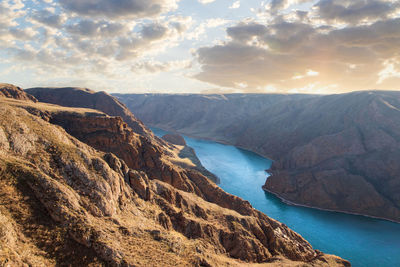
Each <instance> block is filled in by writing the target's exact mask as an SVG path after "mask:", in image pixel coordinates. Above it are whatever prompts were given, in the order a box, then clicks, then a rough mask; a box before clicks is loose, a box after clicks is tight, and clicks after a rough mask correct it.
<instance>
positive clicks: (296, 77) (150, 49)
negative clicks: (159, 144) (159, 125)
mask: <svg viewBox="0 0 400 267" xmlns="http://www.w3.org/2000/svg"><path fill="white" fill-rule="evenodd" d="M0 59H1V60H0V82H6V83H12V84H15V85H17V86H21V87H23V88H29V87H35V86H52V87H61V86H77V87H87V88H91V89H93V90H96V91H98V90H105V91H107V92H109V93H317V94H328V93H342V92H350V91H356V90H400V1H399V0H314V1H308V0H266V1H258V0H85V1H83V0H0Z"/></svg>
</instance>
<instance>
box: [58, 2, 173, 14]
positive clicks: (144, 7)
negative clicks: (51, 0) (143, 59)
mask: <svg viewBox="0 0 400 267" xmlns="http://www.w3.org/2000/svg"><path fill="white" fill-rule="evenodd" d="M178 1H179V0H91V1H82V0H59V2H60V4H61V5H62V6H63V7H64V8H65V9H67V10H70V11H73V12H75V13H77V14H79V15H84V16H92V17H101V16H104V17H108V18H143V17H153V16H156V15H159V14H161V13H164V12H167V11H170V10H172V9H175V8H176V7H177V2H178Z"/></svg>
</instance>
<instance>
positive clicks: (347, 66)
mask: <svg viewBox="0 0 400 267" xmlns="http://www.w3.org/2000/svg"><path fill="white" fill-rule="evenodd" d="M227 35H228V37H230V39H229V41H227V42H225V43H223V44H219V45H214V46H208V47H202V48H199V49H198V50H197V52H196V58H197V61H198V63H199V64H200V65H201V71H200V72H199V73H198V74H196V75H195V78H197V79H199V80H202V81H206V82H209V83H213V84H216V85H219V86H223V87H234V88H242V89H244V90H247V89H248V90H255V89H260V88H266V87H268V86H273V87H275V88H277V90H281V91H282V90H284V91H289V90H291V89H293V88H303V89H304V90H307V89H310V88H311V89H312V90H315V87H318V86H320V87H323V88H327V89H329V90H331V89H332V88H335V90H343V91H348V90H362V89H371V86H373V85H374V84H375V85H378V83H379V84H383V82H382V81H383V80H384V79H388V78H389V77H393V76H396V75H397V74H396V75H395V74H394V73H395V71H397V68H395V67H393V66H398V65H396V64H397V62H400V51H399V50H398V47H399V44H400V18H387V19H385V20H380V21H377V22H374V23H371V24H366V25H353V26H347V27H338V28H335V27H331V26H325V25H314V24H312V23H303V22H301V21H292V22H289V21H286V20H285V19H283V18H282V17H277V18H276V19H275V20H274V21H272V22H270V23H266V24H261V23H258V22H241V23H238V24H237V25H235V26H231V27H228V28H227ZM388 60H390V62H392V63H391V64H390V65H388V63H385V62H388ZM393 62H395V63H393ZM385 64H386V65H385ZM388 66H389V67H388ZM382 68H386V72H385V71H383V72H382ZM396 77H397V76H396ZM310 84H314V86H313V87H310V86H308V85H310ZM307 86H308V87H307ZM387 86H389V85H388V84H387ZM392 86H393V84H392ZM246 88H247V89H246Z"/></svg>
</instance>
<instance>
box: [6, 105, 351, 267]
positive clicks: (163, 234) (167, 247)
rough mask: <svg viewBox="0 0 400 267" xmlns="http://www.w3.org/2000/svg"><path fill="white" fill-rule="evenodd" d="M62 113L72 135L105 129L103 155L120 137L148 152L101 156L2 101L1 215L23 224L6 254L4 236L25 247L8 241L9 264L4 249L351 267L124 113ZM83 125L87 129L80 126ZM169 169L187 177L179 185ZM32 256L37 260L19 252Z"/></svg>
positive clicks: (92, 258)
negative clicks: (180, 157)
mask: <svg viewBox="0 0 400 267" xmlns="http://www.w3.org/2000/svg"><path fill="white" fill-rule="evenodd" d="M41 108H43V106H42V107H41ZM28 111H29V112H32V109H31V108H30V109H28ZM32 113H33V114H36V113H35V112H32ZM57 114H58V116H63V119H65V127H66V130H67V132H71V133H73V134H74V135H76V136H78V137H81V138H82V140H83V137H82V136H88V135H89V136H90V135H91V134H93V138H94V132H96V131H97V132H98V135H99V139H98V140H96V141H95V142H94V143H95V144H98V145H100V144H101V145H102V146H103V147H102V150H103V151H105V150H108V149H109V150H111V149H114V148H115V147H114V145H113V144H115V143H118V142H120V144H121V145H122V144H123V145H124V147H128V148H129V147H131V149H132V151H133V150H136V151H138V152H143V153H138V154H136V155H137V157H135V158H131V160H132V161H131V162H129V161H127V162H125V161H124V160H122V156H123V154H121V155H122V156H121V157H117V156H118V155H117V156H115V155H114V154H113V153H104V152H99V151H98V150H95V149H94V148H92V147H90V146H88V145H86V144H84V143H82V142H80V141H78V140H77V139H75V138H74V137H72V136H71V135H69V134H68V133H67V132H66V131H65V130H64V129H62V128H61V127H59V126H56V125H54V124H51V123H49V122H47V121H45V120H43V119H42V118H41V117H39V116H36V115H32V114H29V113H28V112H27V111H26V110H25V109H24V108H23V107H15V106H9V105H7V104H6V103H5V102H2V105H1V106H0V129H1V130H2V131H0V132H3V134H2V136H3V137H2V139H1V140H2V141H1V142H2V146H1V148H0V149H1V151H2V153H0V175H1V177H2V179H1V180H0V191H1V194H0V203H1V204H5V203H8V204H7V205H0V220H1V221H2V222H3V221H4V222H5V223H4V227H6V228H7V227H11V226H13V227H14V229H16V230H15V231H14V232H13V231H11V232H9V234H8V235H7V236H5V238H4V239H1V240H0V251H1V252H3V251H4V248H5V243H4V242H5V241H4V240H6V241H7V242H11V243H10V244H17V245H15V246H8V254H4V253H0V257H1V259H2V260H3V255H5V256H4V257H5V259H6V260H7V262H9V263H11V264H14V265H17V264H20V263H22V264H23V263H26V264H33V265H43V264H45V265H60V264H71V265H76V266H81V265H90V264H93V265H102V264H108V265H111V266H151V265H157V264H159V262H160V259H161V260H162V262H163V264H166V265H177V266H190V265H194V266H200V265H206V266H207V265H208V266H224V265H225V266H227V265H230V266H240V265H241V264H242V263H243V261H247V262H253V263H261V262H265V261H268V262H271V263H272V264H273V263H274V262H282V261H284V262H285V264H289V265H297V264H298V262H293V261H302V262H303V263H304V264H308V265H310V266H312V265H315V266H317V265H318V266H323V265H325V266H328V265H329V266H335V265H336V266H348V265H349V264H348V262H346V261H344V260H342V259H340V258H337V257H334V256H329V255H325V254H323V253H320V252H318V251H315V250H313V249H312V247H311V246H310V245H309V244H308V243H307V241H305V240H304V239H303V238H302V237H301V236H299V235H298V234H296V233H295V232H293V231H291V230H290V229H289V228H287V227H286V226H285V225H283V224H281V223H279V222H277V221H275V220H272V219H270V218H268V217H267V216H266V215H264V214H262V213H260V212H258V211H256V210H254V209H253V208H252V207H251V206H250V204H249V203H248V202H246V201H243V200H241V199H240V198H237V197H235V196H232V195H229V194H227V193H225V192H224V191H222V190H221V189H220V188H219V187H217V186H216V185H215V184H214V183H212V182H210V181H209V180H208V179H207V178H205V177H204V176H202V175H201V174H200V173H198V172H196V171H191V170H185V169H181V168H179V167H176V166H173V165H168V162H166V161H165V160H164V159H163V151H161V150H160V151H159V150H158V148H157V147H151V144H149V143H145V142H144V141H143V139H146V138H145V137H142V136H139V135H137V134H136V133H134V132H133V131H132V130H130V129H129V127H127V125H126V124H125V123H124V122H123V121H122V120H121V119H120V118H118V117H104V116H94V115H90V116H88V117H86V118H85V116H83V115H82V117H76V116H77V114H76V113H73V114H69V115H68V112H67V111H65V112H61V113H60V112H59V111H58V112H56V114H52V113H51V112H49V115H50V122H51V121H52V120H54V122H57V119H60V117H57ZM60 114H61V115H60ZM68 117H70V118H71V120H68V119H67V118H68ZM17 118H18V119H17ZM83 122H85V124H86V125H87V126H86V128H85V127H80V128H75V126H82V125H83ZM60 124H61V123H60ZM60 124H59V125H60ZM21 129H23V131H24V134H26V135H30V136H31V137H32V138H34V139H35V140H36V141H35V142H34V147H32V148H30V149H29V151H21V150H20V149H17V148H16V147H15V146H14V145H13V143H15V142H25V141H24V140H22V139H23V136H21V135H20V133H21ZM79 129H80V131H79ZM85 138H88V137H85ZM120 138H121V140H118V139H120ZM111 139H112V140H114V143H113V144H111V143H110V142H109V140H111ZM86 141H87V142H88V143H90V140H86ZM124 142H125V143H124ZM147 150H149V151H150V152H148V153H149V154H148V156H144V155H145V153H146V151H147ZM117 151H119V150H117ZM121 151H122V150H121ZM121 151H119V152H121ZM3 152H4V153H3ZM150 162H151V163H150ZM159 164H160V165H159ZM149 166H152V167H149ZM147 167H148V168H147ZM167 170H168V171H169V172H168V171H167ZM157 172H160V174H159V176H156V174H157ZM164 172H165V173H164ZM163 175H166V176H169V175H171V176H174V179H176V180H178V179H182V180H181V181H180V182H179V183H175V182H174V181H173V180H169V179H164V177H163ZM10 225H11V226H10ZM4 227H2V228H0V235H4V231H3V230H2V229H3V228H4ZM18 244H27V245H24V246H22V245H18ZM24 253H28V255H30V256H29V257H24V258H21V257H19V258H18V257H17V256H16V255H22V254H24ZM43 255H47V256H46V257H44V256H43Z"/></svg>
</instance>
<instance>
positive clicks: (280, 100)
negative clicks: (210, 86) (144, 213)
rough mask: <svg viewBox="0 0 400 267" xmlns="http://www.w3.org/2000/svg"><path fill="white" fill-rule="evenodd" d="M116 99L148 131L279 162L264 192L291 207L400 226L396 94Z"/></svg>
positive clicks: (398, 98)
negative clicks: (201, 140) (177, 135)
mask: <svg viewBox="0 0 400 267" xmlns="http://www.w3.org/2000/svg"><path fill="white" fill-rule="evenodd" d="M116 96H117V97H118V98H119V99H120V100H121V101H123V102H125V104H126V105H127V106H128V107H129V108H130V109H131V110H132V111H133V112H134V113H135V114H136V115H137V116H138V118H140V119H141V120H143V121H144V122H145V123H148V124H149V125H152V126H156V127H160V128H163V129H166V130H174V131H178V132H180V133H183V134H187V135H191V136H196V137H200V138H206V139H212V140H216V141H220V142H224V143H229V144H232V145H235V146H239V147H243V148H246V149H250V150H252V151H254V152H257V153H259V154H261V155H264V156H267V157H270V158H271V159H273V160H275V161H274V163H273V165H272V168H271V170H270V172H271V174H272V176H271V177H269V178H268V180H267V182H266V184H265V186H264V188H265V189H266V190H268V191H270V192H272V193H274V194H276V195H277V196H279V197H281V198H283V199H285V200H287V201H290V202H292V203H296V204H300V205H306V206H312V207H318V208H323V209H329V210H336V211H344V212H350V213H358V214H364V215H369V216H376V217H381V218H385V219H390V220H394V221H398V222H400V193H399V192H400V168H399V167H398V164H397V163H396V162H398V161H399V160H400V154H399V152H398V151H399V145H400V143H399V142H400V116H399V115H400V93H398V92H385V91H367V92H354V93H348V94H337V95H326V96H318V95H268V94H266V95H257V94H254V95H251V94H250V95H241V94H237V95H150V94H147V95H116ZM190 107H192V108H190ZM161 111H162V112H161Z"/></svg>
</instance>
